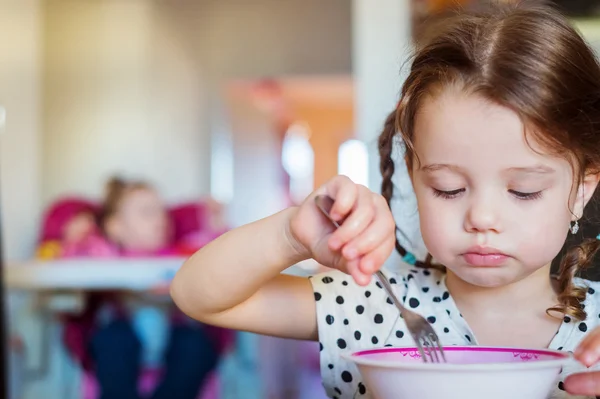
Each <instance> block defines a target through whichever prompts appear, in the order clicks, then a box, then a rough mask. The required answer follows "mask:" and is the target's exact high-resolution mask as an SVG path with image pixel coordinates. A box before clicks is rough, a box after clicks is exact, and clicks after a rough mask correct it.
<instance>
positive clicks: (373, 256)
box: [359, 239, 395, 275]
mask: <svg viewBox="0 0 600 399" xmlns="http://www.w3.org/2000/svg"><path fill="white" fill-rule="evenodd" d="M394 243H395V241H394V240H393V239H392V240H386V241H384V242H383V243H382V244H381V245H379V246H378V247H377V248H375V249H374V250H372V251H371V252H369V253H368V254H366V255H365V256H363V257H362V258H361V259H360V264H359V270H360V271H361V272H362V273H365V274H369V275H371V274H373V273H375V272H376V271H377V270H379V269H381V266H383V264H384V262H385V261H386V260H387V259H388V258H389V256H390V254H391V253H392V251H393V250H394Z"/></svg>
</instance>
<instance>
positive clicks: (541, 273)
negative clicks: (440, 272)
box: [446, 264, 557, 312]
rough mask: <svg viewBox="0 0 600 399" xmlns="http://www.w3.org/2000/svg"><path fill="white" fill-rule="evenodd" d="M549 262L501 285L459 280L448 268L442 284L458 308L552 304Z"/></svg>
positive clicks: (537, 306) (553, 297)
mask: <svg viewBox="0 0 600 399" xmlns="http://www.w3.org/2000/svg"><path fill="white" fill-rule="evenodd" d="M550 266H551V265H550V264H548V265H546V266H544V267H542V268H540V269H538V270H536V271H535V272H534V273H532V274H531V275H529V276H527V277H525V278H523V279H521V280H519V281H515V282H513V283H511V284H508V285H505V286H501V287H493V288H489V287H480V286H476V285H472V284H469V283H468V282H466V281H464V280H461V279H460V278H459V277H458V276H457V275H456V274H454V273H452V271H451V270H448V272H447V277H446V286H447V287H448V290H449V291H450V294H451V295H452V298H453V299H454V301H455V302H456V304H457V306H458V307H459V308H461V310H467V309H469V310H471V311H475V312H479V311H480V310H481V311H485V312H490V311H492V312H493V311H494V309H498V310H502V309H519V308H523V305H524V304H529V305H531V307H532V308H533V309H538V308H540V307H541V306H546V307H551V306H553V305H554V304H556V303H557V302H556V301H557V299H556V293H555V291H554V288H553V284H552V282H551V279H550Z"/></svg>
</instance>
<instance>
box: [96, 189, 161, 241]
mask: <svg viewBox="0 0 600 399" xmlns="http://www.w3.org/2000/svg"><path fill="white" fill-rule="evenodd" d="M148 189H152V187H151V186H150V185H149V184H148V183H146V182H143V181H131V182H129V181H126V180H124V179H122V178H120V177H112V178H111V179H110V180H109V181H108V182H107V183H106V188H105V194H104V202H103V203H102V211H101V213H100V226H101V227H102V229H104V228H105V225H106V221H107V220H108V219H110V218H111V217H112V216H114V215H115V214H116V213H117V212H118V211H119V207H120V206H121V203H122V201H123V199H124V198H125V196H126V195H127V194H128V193H130V192H132V191H135V190H148Z"/></svg>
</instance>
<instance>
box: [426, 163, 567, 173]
mask: <svg viewBox="0 0 600 399" xmlns="http://www.w3.org/2000/svg"><path fill="white" fill-rule="evenodd" d="M419 169H420V170H422V171H423V172H436V171H438V170H450V171H452V172H458V173H461V172H463V169H462V168H461V167H460V166H458V165H451V164H443V163H432V164H428V165H423V166H421V167H420V168H419ZM506 171H507V172H516V173H520V174H544V175H547V174H552V173H556V170H554V169H553V168H551V167H549V166H546V165H541V164H540V165H533V166H521V167H513V168H508V169H507V170H506Z"/></svg>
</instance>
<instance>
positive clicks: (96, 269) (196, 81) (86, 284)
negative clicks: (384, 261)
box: [0, 0, 600, 399]
mask: <svg viewBox="0 0 600 399" xmlns="http://www.w3.org/2000/svg"><path fill="white" fill-rule="evenodd" d="M457 3H461V4H465V5H471V4H473V3H475V2H474V1H468V0H462V1H459V0H447V1H446V0H376V1H375V0H325V1H323V0H197V1H192V0H171V1H158V0H102V1H88V0H0V210H1V234H2V259H3V261H4V266H3V280H4V303H5V309H6V315H5V316H6V319H7V320H8V324H7V327H6V328H5V332H6V339H5V341H6V342H7V343H6V351H5V353H6V356H5V364H6V365H7V366H8V372H7V373H6V374H7V378H8V381H9V387H10V395H9V397H10V398H11V399H21V398H23V399H25V398H26V399H33V398H36V399H38V398H45V399H46V398H48V399H52V398H57V399H59V398H60V399H70V398H73V399H75V398H85V399H93V398H97V397H100V396H99V392H101V391H103V392H105V393H106V392H109V390H110V389H115V390H118V389H119V387H115V386H114V385H119V386H120V388H123V387H124V386H129V385H131V384H133V385H135V388H136V389H138V390H139V391H140V392H142V393H143V395H146V396H148V397H152V398H155V399H159V398H162V397H168V398H181V399H185V398H188V397H190V398H191V397H194V398H198V399H200V398H204V399H217V398H231V399H234V398H243V399H246V398H273V399H279V398H286V399H288V398H311V399H318V398H323V397H324V394H323V393H322V390H321V385H320V375H319V373H320V372H319V364H318V344H315V343H307V342H295V341H289V340H279V339H275V338H269V337H260V336H256V335H253V334H247V333H242V332H233V331H225V330H219V329H212V328H208V327H206V326H202V325H199V324H198V323H194V322H193V321H191V320H187V319H186V318H185V317H184V316H182V315H181V314H178V312H177V311H176V309H174V308H173V306H172V304H171V303H170V301H169V298H168V295H167V294H168V284H169V281H170V279H171V278H172V276H173V274H174V272H175V271H176V270H177V268H178V267H179V266H180V265H181V263H182V262H183V260H184V259H185V257H187V256H189V255H190V254H191V253H193V252H194V251H195V250H197V249H198V248H201V247H202V246H203V245H205V244H206V243H207V242H210V240H212V239H214V238H215V237H217V236H218V235H220V234H222V233H223V232H225V231H227V230H228V229H230V228H232V227H236V226H239V225H241V224H245V223H248V222H251V221H253V220H256V219H258V218H261V217H264V216H267V215H269V214H272V213H274V212H276V211H278V210H280V209H282V208H284V207H286V206H289V205H291V204H294V203H296V202H298V201H300V200H301V199H302V198H304V196H306V195H307V194H308V193H310V192H311V191H312V190H313V188H314V187H316V186H319V185H320V184H322V183H323V182H325V181H326V180H327V179H329V178H330V177H332V176H333V175H335V174H338V173H342V174H346V175H348V176H350V177H351V178H352V179H353V180H355V181H356V182H359V183H363V184H366V185H368V186H369V187H371V188H373V189H374V190H377V189H378V185H379V177H378V166H377V162H378V161H377V155H376V153H377V146H376V139H377V135H378V132H379V130H380V128H381V126H382V124H383V121H384V118H385V116H386V115H387V113H389V112H390V111H391V110H392V109H393V107H394V106H395V103H396V101H397V100H398V92H399V89H400V86H401V83H402V78H403V76H404V74H405V72H406V70H405V65H404V62H405V61H406V60H407V56H408V55H409V54H410V51H411V47H412V45H413V43H414V42H415V40H418V37H419V35H420V34H421V32H422V29H423V28H424V27H425V26H426V23H427V21H428V20H432V19H434V18H436V17H438V16H442V15H444V14H443V13H444V11H445V10H446V9H447V7H448V6H449V5H453V4H457ZM599 3H600V2H598V1H584V0H565V1H557V4H559V5H560V6H561V7H563V8H564V9H565V10H566V11H567V12H569V14H570V15H571V16H572V17H573V19H574V21H575V23H576V24H577V25H578V27H579V28H580V29H581V30H582V32H583V33H584V35H585V36H586V37H587V38H588V40H589V41H590V42H591V43H592V45H593V46H594V47H596V46H597V48H599V49H600V41H599V39H600V23H599V22H598V21H597V19H596V14H597V12H598V11H599V10H600V7H599ZM399 173H400V174H402V170H401V169H400V172H399ZM117 178H118V179H117ZM399 179H400V180H399V181H400V183H401V181H402V177H399ZM594 212H595V211H594ZM581 234H588V235H589V234H594V233H593V229H592V230H586V226H584V229H583V230H582V233H581ZM596 234H597V233H596ZM214 267H219V265H215V266H214ZM319 268H320V266H319V265H316V264H312V263H310V262H307V263H306V264H300V265H295V266H294V267H292V268H291V269H290V270H289V271H286V272H289V273H293V274H298V275H309V274H312V273H315V272H317V271H318V270H319ZM241 277H243V276H241ZM190 354H191V356H190ZM165 356H166V358H165ZM139 359H141V360H139ZM165 359H166V360H165ZM138 360H139V362H138ZM184 366H185V367H186V370H195V372H194V373H188V374H190V375H187V374H186V375H185V376H184V377H185V379H186V380H185V381H184V382H182V380H181V378H184V377H181V376H182V375H183V374H185V373H184V372H181V370H180V369H178V367H184ZM131 370H133V374H131V373H129V372H130V371H131ZM128 373H129V374H128ZM173 375H177V376H178V378H179V379H175V380H174V379H173V378H172V377H173ZM174 381H175V382H174ZM128 384H129V385H128ZM173 384H175V385H176V388H173ZM133 385H132V386H133ZM183 386H185V388H182V387H183ZM132 389H133V388H132ZM115 392H116V391H115ZM165 392H167V393H166V394H165ZM174 392H177V393H174ZM190 392H191V393H190ZM130 393H131V392H130ZM115 395H116V394H115ZM161 395H162V396H161ZM190 395H191V396H190ZM3 397H4V396H3ZM105 397H106V398H111V397H112V398H116V399H120V398H124V397H125V396H123V397H121V396H114V395H113V396H110V395H108V396H106V395H105ZM129 397H131V396H128V398H129Z"/></svg>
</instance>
